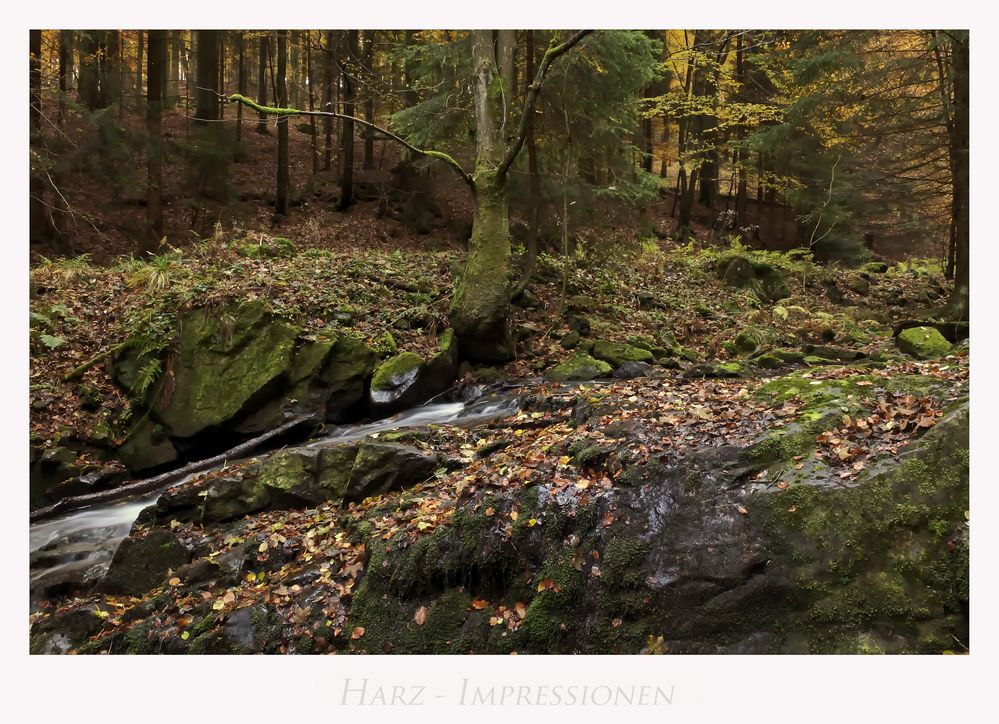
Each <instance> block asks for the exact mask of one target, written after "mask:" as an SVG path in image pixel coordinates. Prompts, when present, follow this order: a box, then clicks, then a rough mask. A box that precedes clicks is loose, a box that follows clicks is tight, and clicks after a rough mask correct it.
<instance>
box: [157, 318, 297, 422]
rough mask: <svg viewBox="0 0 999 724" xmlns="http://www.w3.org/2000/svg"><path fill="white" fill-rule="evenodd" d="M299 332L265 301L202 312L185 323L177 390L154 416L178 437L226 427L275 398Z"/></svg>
mask: <svg viewBox="0 0 999 724" xmlns="http://www.w3.org/2000/svg"><path fill="white" fill-rule="evenodd" d="M297 336H298V330H297V329H295V328H294V327H292V326H290V325H288V324H286V323H285V322H282V321H280V320H279V319H277V318H275V317H274V316H273V315H272V314H271V313H270V311H269V309H268V308H267V306H266V305H265V304H264V303H263V302H262V301H259V300H257V301H253V302H248V303H246V304H243V305H241V306H239V307H235V308H233V307H230V308H227V309H223V310H210V309H197V310H195V311H193V312H191V313H189V314H187V315H186V316H185V317H184V318H183V319H182V322H181V335H180V342H179V348H178V354H177V358H176V359H177V362H176V364H175V365H174V366H173V368H172V370H171V372H172V380H173V384H172V389H171V390H170V391H169V394H161V395H159V396H158V397H157V399H156V401H155V403H154V406H153V413H154V415H155V416H156V417H157V419H159V420H160V422H162V423H163V425H164V426H165V427H166V428H167V430H168V431H169V433H170V435H171V436H172V437H179V438H189V437H193V436H195V435H198V434H199V433H201V432H204V431H205V430H209V429H212V428H217V427H221V426H224V425H225V424H226V423H228V422H230V421H232V420H233V419H234V418H237V417H238V416H239V415H240V414H241V413H245V412H248V411H250V410H252V409H253V407H254V406H255V405H259V404H260V403H262V402H263V401H265V400H266V398H267V397H268V396H269V395H270V394H272V392H273V390H274V388H275V386H277V385H280V384H281V382H282V381H283V378H284V377H286V376H287V374H288V373H289V371H290V369H291V364H292V358H293V353H294V348H295V338H296V337H297Z"/></svg>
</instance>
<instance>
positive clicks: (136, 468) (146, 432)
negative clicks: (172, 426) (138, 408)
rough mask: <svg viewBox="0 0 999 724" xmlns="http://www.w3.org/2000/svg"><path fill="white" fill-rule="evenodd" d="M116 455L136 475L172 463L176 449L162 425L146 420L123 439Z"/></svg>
mask: <svg viewBox="0 0 999 724" xmlns="http://www.w3.org/2000/svg"><path fill="white" fill-rule="evenodd" d="M117 455H118V458H119V459H120V460H121V461H122V462H123V463H125V465H126V466H127V467H128V469H129V471H131V472H132V473H138V472H141V471H143V470H151V469H153V468H158V467H160V466H161V465H167V464H169V463H172V462H174V461H175V460H176V459H177V448H175V447H174V445H173V443H172V442H170V438H169V436H168V435H167V434H166V431H165V430H164V429H163V426H162V425H158V424H157V423H155V422H153V421H152V420H150V419H148V418H146V419H145V420H143V421H142V422H141V423H139V425H138V426H137V427H136V428H135V429H134V430H133V431H132V433H131V434H130V435H129V436H128V437H127V438H126V439H125V442H124V443H123V444H122V446H121V447H119V448H118V450H117Z"/></svg>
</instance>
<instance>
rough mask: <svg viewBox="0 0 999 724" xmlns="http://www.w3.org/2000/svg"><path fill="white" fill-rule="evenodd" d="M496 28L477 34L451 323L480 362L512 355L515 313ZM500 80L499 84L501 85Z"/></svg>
mask: <svg viewBox="0 0 999 724" xmlns="http://www.w3.org/2000/svg"><path fill="white" fill-rule="evenodd" d="M497 44H501V43H497V42H494V33H493V31H491V30H476V31H473V32H472V66H473V69H474V73H475V78H474V96H473V97H474V104H475V143H476V163H475V173H474V180H475V215H474V217H473V221H472V238H471V240H470V241H469V247H468V261H467V263H466V265H465V272H464V274H462V276H461V279H460V281H459V282H458V286H457V288H456V290H455V295H454V302H453V304H452V308H451V324H452V326H453V327H454V331H455V334H456V335H457V337H458V341H459V345H460V349H461V354H462V356H463V357H465V358H466V359H469V360H472V361H476V362H505V361H507V360H509V359H512V357H513V340H512V339H511V336H510V329H509V324H508V316H509V310H510V302H509V293H510V288H509V284H510V279H509V261H510V220H509V209H508V200H507V187H506V177H505V176H501V175H500V174H499V173H498V172H497V168H498V166H499V165H500V163H502V161H503V157H504V155H505V145H506V144H505V143H504V139H503V131H504V126H505V121H506V119H505V117H504V104H503V79H502V78H500V77H499V67H498V66H499V59H500V58H504V57H505V51H506V48H499V49H494V48H495V45H497ZM497 81H500V82H498V83H497Z"/></svg>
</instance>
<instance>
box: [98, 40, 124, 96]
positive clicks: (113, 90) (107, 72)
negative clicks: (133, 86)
mask: <svg viewBox="0 0 999 724" xmlns="http://www.w3.org/2000/svg"><path fill="white" fill-rule="evenodd" d="M120 55H121V36H120V35H119V33H118V31H117V30H107V31H104V63H103V64H102V65H101V69H102V70H101V93H102V95H103V96H104V98H103V101H102V102H103V107H104V108H107V107H108V106H111V105H113V104H115V103H119V102H121V58H120V57H119V56H120Z"/></svg>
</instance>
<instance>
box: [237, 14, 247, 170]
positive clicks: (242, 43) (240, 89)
mask: <svg viewBox="0 0 999 724" xmlns="http://www.w3.org/2000/svg"><path fill="white" fill-rule="evenodd" d="M236 48H237V53H238V59H237V61H236V63H237V64H238V67H237V70H236V92H237V93H239V94H240V95H246V34H245V33H244V32H243V31H242V30H240V31H238V32H237V33H236ZM242 140H243V104H242V103H240V104H238V105H237V106H236V143H240V142H241V141H242ZM237 153H239V151H238V150H237Z"/></svg>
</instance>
